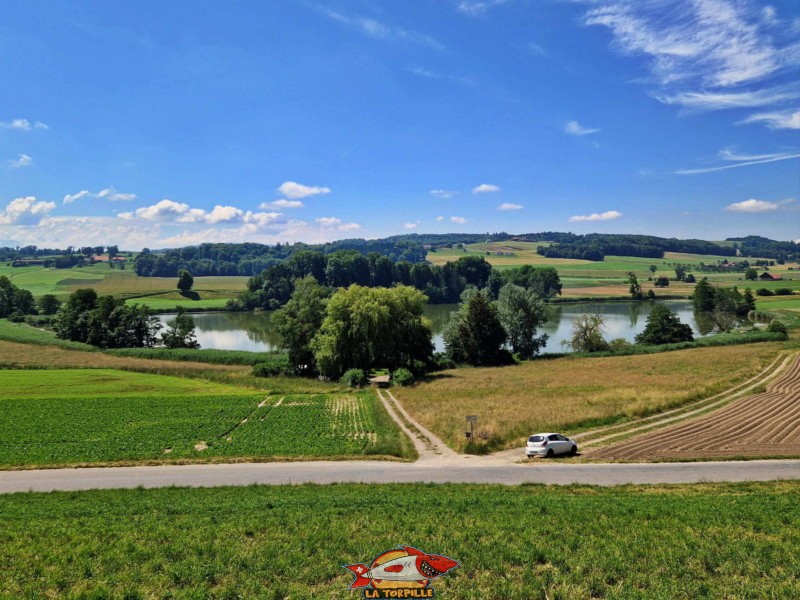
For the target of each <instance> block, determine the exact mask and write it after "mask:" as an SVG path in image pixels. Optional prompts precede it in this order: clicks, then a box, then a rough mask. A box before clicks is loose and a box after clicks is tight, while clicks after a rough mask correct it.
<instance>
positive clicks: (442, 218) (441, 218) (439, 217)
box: [436, 216, 444, 221]
mask: <svg viewBox="0 0 800 600" xmlns="http://www.w3.org/2000/svg"><path fill="white" fill-rule="evenodd" d="M436 220H437V221H444V217H442V216H438V217H436Z"/></svg>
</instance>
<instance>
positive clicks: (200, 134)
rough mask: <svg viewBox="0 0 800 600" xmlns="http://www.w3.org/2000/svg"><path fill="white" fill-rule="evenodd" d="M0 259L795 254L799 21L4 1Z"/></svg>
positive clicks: (776, 14) (443, 2) (428, 4)
mask: <svg viewBox="0 0 800 600" xmlns="http://www.w3.org/2000/svg"><path fill="white" fill-rule="evenodd" d="M2 12H3V18H2V20H0V54H1V55H2V56H3V60H2V61H0V91H1V92H2V93H0V244H9V243H12V244H29V243H34V244H38V245H40V246H51V247H52V246H65V245H69V244H73V245H83V244H103V243H116V244H119V245H121V246H122V247H124V248H129V249H138V248H141V247H143V246H149V247H151V248H159V247H167V246H178V245H187V244H194V243H200V242H205V241H231V242H238V241H255V242H264V243H275V242H278V241H280V242H286V241H289V242H294V241H306V242H319V241H324V240H330V239H336V238H342V237H382V236H386V235H392V234H398V233H407V232H450V231H469V232H484V231H502V230H504V231H508V232H512V233H522V232H535V231H542V230H554V231H574V232H576V233H588V232H621V233H648V234H654V235H664V236H680V237H700V238H706V239H721V238H724V237H728V236H735V235H747V234H759V235H766V236H769V237H773V238H776V239H782V240H786V239H798V238H800V137H799V136H798V133H800V82H799V80H798V74H799V73H800V5H798V4H797V3H796V2H794V1H790V0H781V1H774V2H769V3H765V2H755V1H752V0H483V1H478V0H407V1H403V2H396V1H379V0H349V1H344V0H319V1H313V0H271V1H260V2H246V1H239V2H201V1H198V2H191V3H189V2H177V1H175V2H163V1H159V2H146V1H137V2H115V1H108V0H105V1H102V2H80V3H78V2H56V1H46V2H45V1H35V0H33V1H32V0H24V1H15V0H5V1H4V2H3V11H2Z"/></svg>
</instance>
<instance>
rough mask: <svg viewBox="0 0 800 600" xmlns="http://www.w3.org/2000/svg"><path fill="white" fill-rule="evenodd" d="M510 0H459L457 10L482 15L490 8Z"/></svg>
mask: <svg viewBox="0 0 800 600" xmlns="http://www.w3.org/2000/svg"><path fill="white" fill-rule="evenodd" d="M508 1H509V0H458V4H456V10H458V12H460V13H462V14H465V15H469V16H471V17H474V16H477V15H480V14H483V13H485V12H486V11H488V10H489V9H491V8H493V7H495V6H500V5H502V4H505V3H506V2H508Z"/></svg>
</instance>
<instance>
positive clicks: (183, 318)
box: [161, 306, 200, 349]
mask: <svg viewBox="0 0 800 600" xmlns="http://www.w3.org/2000/svg"><path fill="white" fill-rule="evenodd" d="M161 343H162V344H163V345H164V347H166V348H190V349H195V348H199V347H200V344H199V343H198V341H197V338H196V336H195V326H194V319H193V318H192V317H191V315H189V314H188V313H187V312H186V309H184V308H183V307H182V306H179V307H178V314H176V315H175V317H174V318H172V319H170V320H168V321H167V328H166V330H165V331H163V332H162V333H161Z"/></svg>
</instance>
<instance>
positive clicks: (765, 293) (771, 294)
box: [756, 288, 775, 296]
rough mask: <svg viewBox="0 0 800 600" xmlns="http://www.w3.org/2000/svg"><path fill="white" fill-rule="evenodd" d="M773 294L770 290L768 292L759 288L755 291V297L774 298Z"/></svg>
mask: <svg viewBox="0 0 800 600" xmlns="http://www.w3.org/2000/svg"><path fill="white" fill-rule="evenodd" d="M774 295H775V292H773V291H772V290H768V289H767V288H761V289H758V290H756V296H774Z"/></svg>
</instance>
